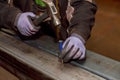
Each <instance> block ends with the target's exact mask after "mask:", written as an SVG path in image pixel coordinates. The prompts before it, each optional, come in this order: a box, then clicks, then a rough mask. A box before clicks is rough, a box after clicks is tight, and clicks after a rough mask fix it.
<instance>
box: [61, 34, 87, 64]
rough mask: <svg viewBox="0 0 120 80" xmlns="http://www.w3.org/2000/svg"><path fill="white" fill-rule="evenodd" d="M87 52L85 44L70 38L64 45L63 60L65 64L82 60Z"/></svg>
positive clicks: (72, 37)
mask: <svg viewBox="0 0 120 80" xmlns="http://www.w3.org/2000/svg"><path fill="white" fill-rule="evenodd" d="M85 51H86V48H85V46H84V44H83V42H82V41H81V40H80V39H79V38H77V37H75V36H70V37H68V38H67V39H66V41H65V42H64V43H63V50H62V53H61V58H62V59H63V62H69V61H71V60H76V59H77V60H81V59H84V58H85Z"/></svg>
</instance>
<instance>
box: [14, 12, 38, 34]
mask: <svg viewBox="0 0 120 80" xmlns="http://www.w3.org/2000/svg"><path fill="white" fill-rule="evenodd" d="M30 17H35V14H33V13H32V12H25V13H20V14H18V15H17V17H16V20H15V26H16V27H17V29H18V30H19V32H20V33H21V34H22V35H25V36H31V35H32V34H35V33H36V32H37V31H38V29H35V26H34V24H33V23H32V21H31V19H30Z"/></svg>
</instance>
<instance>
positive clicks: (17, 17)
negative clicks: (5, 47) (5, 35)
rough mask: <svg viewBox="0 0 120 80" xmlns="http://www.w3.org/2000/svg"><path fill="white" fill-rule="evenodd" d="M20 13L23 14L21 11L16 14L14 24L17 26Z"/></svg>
mask: <svg viewBox="0 0 120 80" xmlns="http://www.w3.org/2000/svg"><path fill="white" fill-rule="evenodd" d="M20 15H21V13H18V14H17V15H16V18H15V21H14V26H17V23H18V19H19V17H20Z"/></svg>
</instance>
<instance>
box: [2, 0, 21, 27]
mask: <svg viewBox="0 0 120 80" xmlns="http://www.w3.org/2000/svg"><path fill="white" fill-rule="evenodd" d="M20 12H21V11H20V10H19V9H18V8H15V7H9V6H8V5H7V3H2V2H0V27H2V26H4V27H5V26H6V25H7V26H11V27H7V28H13V26H14V21H15V17H16V15H17V14H18V13H20Z"/></svg>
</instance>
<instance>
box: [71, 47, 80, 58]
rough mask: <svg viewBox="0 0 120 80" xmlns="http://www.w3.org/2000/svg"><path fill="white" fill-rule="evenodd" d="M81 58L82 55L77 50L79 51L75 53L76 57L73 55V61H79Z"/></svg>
mask: <svg viewBox="0 0 120 80" xmlns="http://www.w3.org/2000/svg"><path fill="white" fill-rule="evenodd" d="M81 56H82V53H81V51H80V49H79V51H78V52H77V53H76V55H74V57H73V59H79V58H80V57H81Z"/></svg>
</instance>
